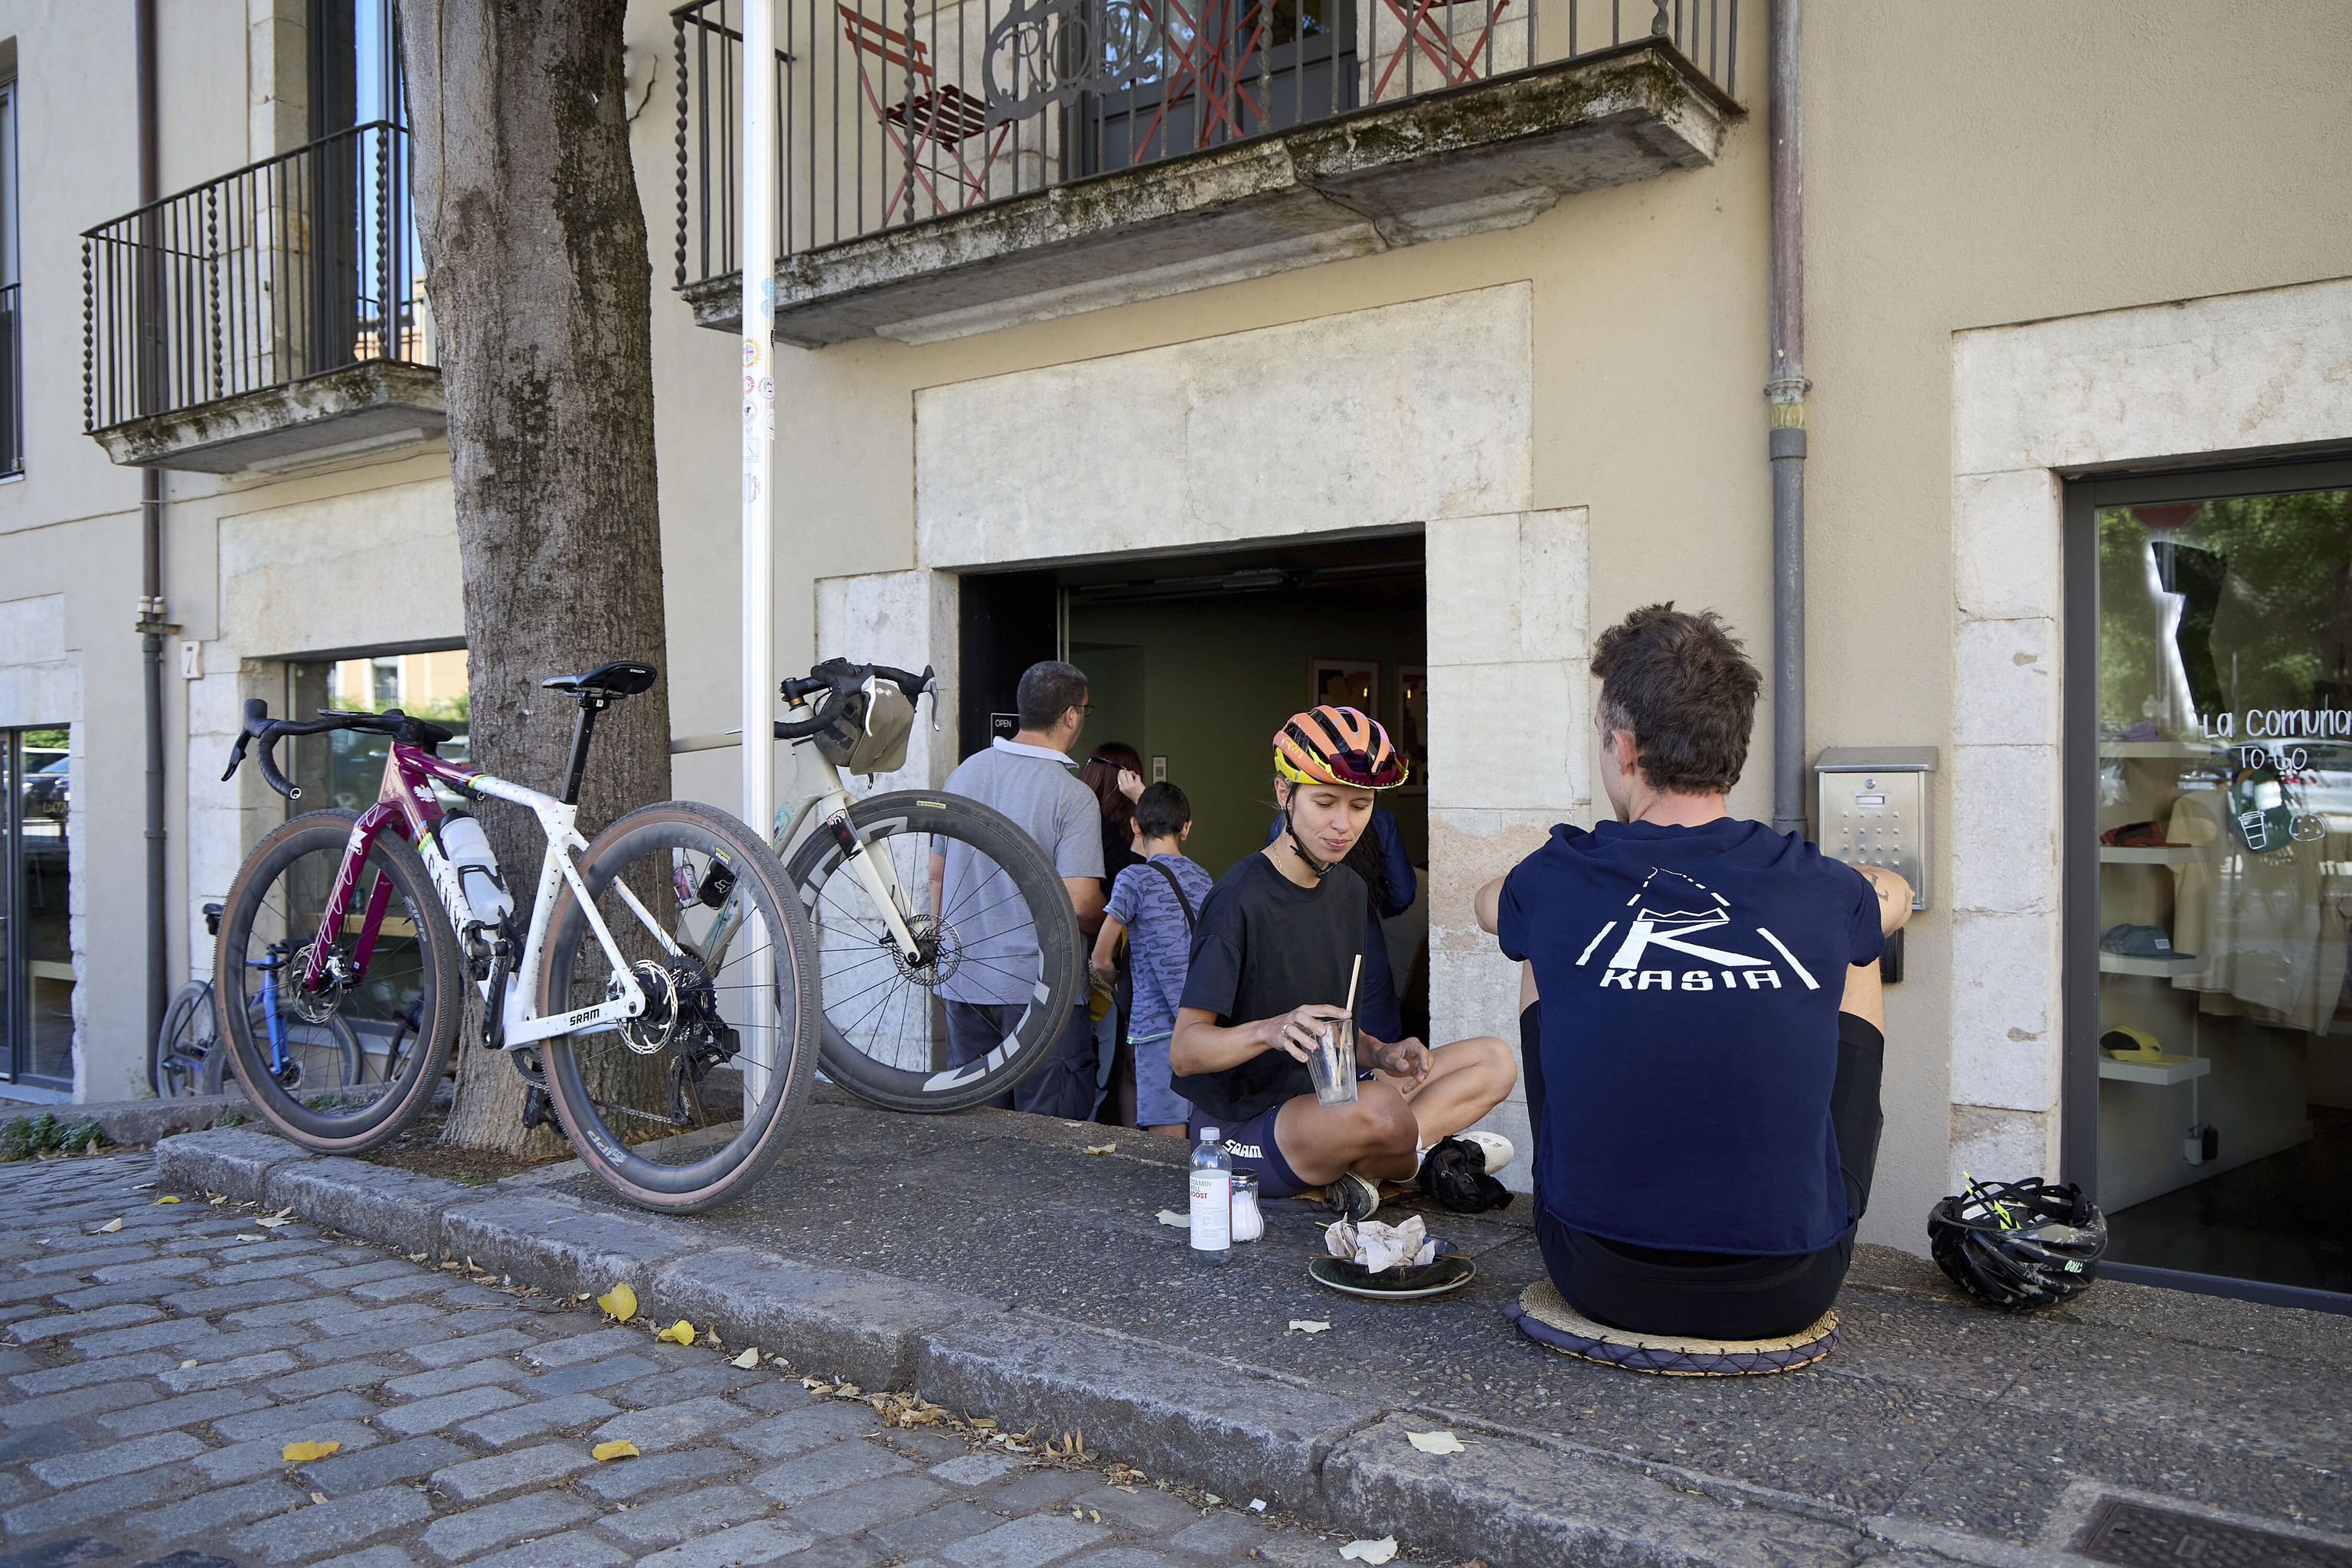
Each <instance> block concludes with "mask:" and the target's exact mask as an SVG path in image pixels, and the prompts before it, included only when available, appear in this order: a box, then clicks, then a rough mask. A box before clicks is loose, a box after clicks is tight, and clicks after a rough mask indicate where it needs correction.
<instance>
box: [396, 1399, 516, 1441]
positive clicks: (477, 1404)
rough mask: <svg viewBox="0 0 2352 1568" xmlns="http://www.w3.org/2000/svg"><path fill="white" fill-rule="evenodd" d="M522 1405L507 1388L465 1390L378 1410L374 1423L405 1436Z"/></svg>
mask: <svg viewBox="0 0 2352 1568" xmlns="http://www.w3.org/2000/svg"><path fill="white" fill-rule="evenodd" d="M521 1402H522V1395H520V1394H516V1393H514V1392H513V1391H512V1390H510V1389H505V1388H467V1389H462V1390H460V1391H459V1392H457V1393H456V1394H441V1395H439V1396H438V1397H436V1398H433V1399H420V1400H418V1401H417V1402H416V1403H415V1404H414V1405H396V1406H394V1408H392V1409H390V1410H384V1411H379V1412H378V1413H377V1415H376V1417H375V1424H376V1425H377V1426H381V1427H383V1429H384V1430H385V1431H387V1432H398V1433H400V1434H401V1435H403V1436H413V1435H415V1434H416V1433H419V1432H434V1431H438V1430H439V1429H440V1428H442V1427H444V1426H456V1425H457V1423H458V1422H460V1421H464V1420H466V1419H467V1418H469V1417H471V1416H475V1415H488V1413H489V1412H491V1411H493V1410H503V1409H505V1408H506V1407H507V1406H508V1405H519V1404H520V1403H521Z"/></svg>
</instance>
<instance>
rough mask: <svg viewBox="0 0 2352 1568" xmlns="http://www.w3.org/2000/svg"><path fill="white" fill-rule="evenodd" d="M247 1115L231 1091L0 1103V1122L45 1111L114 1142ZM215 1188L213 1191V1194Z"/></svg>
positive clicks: (150, 1139) (156, 1138) (151, 1138)
mask: <svg viewBox="0 0 2352 1568" xmlns="http://www.w3.org/2000/svg"><path fill="white" fill-rule="evenodd" d="M227 1110H234V1111H236V1113H237V1114H238V1115H239V1116H250V1115H251V1112H250V1111H248V1110H247V1109H246V1103H245V1095H244V1094H243V1092H242V1091H240V1090H237V1089H230V1090H229V1091H228V1092H227V1093H226V1094H207V1095H203V1096H200V1097H199V1096H194V1095H191V1096H186V1097H184V1098H181V1099H178V1100H94V1101H91V1102H90V1103H89V1104H86V1105H64V1104H60V1105H46V1104H42V1105H37V1104H33V1103H30V1102H28V1101H21V1100H7V1101H0V1121H23V1120H26V1119H29V1118H31V1117H35V1116H38V1115H40V1114H41V1113H42V1112H44V1111H47V1112H48V1113H49V1114H50V1115H53V1116H55V1117H56V1118H57V1119H58V1121H62V1122H64V1123H66V1124H67V1125H68V1126H73V1125H75V1124H77V1123H79V1122H84V1121H95V1122H97V1123H98V1125H99V1127H100V1130H101V1131H104V1132H105V1133H106V1136H107V1138H108V1139H109V1140H110V1142H116V1143H130V1144H143V1143H159V1142H163V1140H164V1139H166V1138H169V1137H171V1136H172V1135H173V1133H175V1132H201V1131H205V1130H206V1129H208V1128H210V1127H211V1126H212V1124H213V1122H214V1121H215V1119H217V1118H218V1117H219V1116H220V1114H221V1113H222V1112H223V1111H227ZM218 1190H219V1189H217V1188H215V1191H218Z"/></svg>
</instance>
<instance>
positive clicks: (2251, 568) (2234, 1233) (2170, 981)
mask: <svg viewBox="0 0 2352 1568" xmlns="http://www.w3.org/2000/svg"><path fill="white" fill-rule="evenodd" d="M2097 529H2098V540H2097V550H2098V568H2097V569H2098V649H2099V651H2098V672H2097V679H2098V709H2099V739H2098V775H2097V791H2098V827H2099V846H2098V858H2099V862H2100V864H2099V881H2098V888H2099V931H2100V936H2099V942H2098V973H2097V974H2096V976H2095V984H2097V986H2098V1011H2099V1064H2098V1070H2099V1080H2100V1081H2099V1117H2098V1134H2099V1159H2098V1180H2099V1194H2100V1203H2101V1205H2102V1206H2103V1207H2104V1208H2105V1210H2106V1211H2107V1213H2108V1215H2109V1216H2110V1220H2111V1224H2112V1226H2113V1229H2114V1242H2113V1250H2112V1254H2111V1255H2112V1256H2113V1257H2114V1258H2116V1260H2117V1261H2119V1262H2126V1263H2135V1264H2140V1265H2144V1266H2148V1267H2154V1268H2175V1269H2181V1270H2185V1271H2188V1272H2191V1273H2198V1274H2208V1275H2219V1276H2223V1277H2227V1278H2231V1279H2252V1280H2262V1281H2266V1282H2269V1283H2273V1284H2280V1285H2292V1286H2298V1287H2303V1288H2306V1289H2326V1290H2336V1291H2352V985H2347V953H2352V945H2348V944H2347V929H2352V490H2342V489H2335V490H2318V491H2306V492H2304V493H2299V494H2287V495H2270V496H2255V497H2249V498H2244V499H2239V500H2209V501H2203V502H2180V503H2166V504H2162V505H2140V506H2116V507H2106V508H2102V509H2101V510H2099V511H2098V513H2097ZM2089 980H2090V977H2084V980H2083V981H2078V982H2077V983H2078V984H2080V983H2089Z"/></svg>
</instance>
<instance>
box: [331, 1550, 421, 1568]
mask: <svg viewBox="0 0 2352 1568" xmlns="http://www.w3.org/2000/svg"><path fill="white" fill-rule="evenodd" d="M310 1568H416V1562H415V1559H414V1558H412V1557H410V1556H409V1555H408V1553H407V1552H403V1551H402V1550H401V1549H400V1548H399V1547H397V1546H371V1547H368V1548H367V1549H366V1550H364V1551H361V1552H346V1553H344V1554H343V1555H342V1556H341V1557H330V1558H328V1559H327V1560H326V1561H324V1562H322V1563H312V1564H311V1565H310Z"/></svg>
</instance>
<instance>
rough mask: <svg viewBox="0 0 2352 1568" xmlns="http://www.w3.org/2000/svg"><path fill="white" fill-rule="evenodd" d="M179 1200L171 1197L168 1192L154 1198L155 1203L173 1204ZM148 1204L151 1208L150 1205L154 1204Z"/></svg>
mask: <svg viewBox="0 0 2352 1568" xmlns="http://www.w3.org/2000/svg"><path fill="white" fill-rule="evenodd" d="M179 1201H180V1200H179V1199H178V1198H175V1197H173V1195H172V1194H169V1193H165V1194H163V1196H162V1197H160V1198H157V1199H156V1200H155V1203H158V1204H175V1203H178V1202H179ZM148 1206H149V1207H150V1208H152V1207H153V1206H154V1205H153V1204H150V1205H148Z"/></svg>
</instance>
